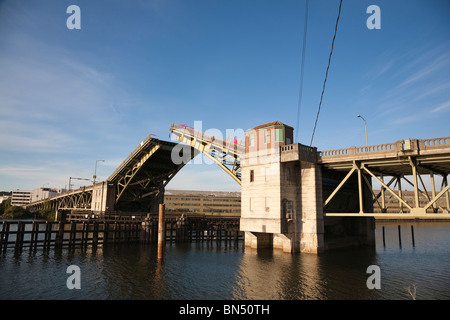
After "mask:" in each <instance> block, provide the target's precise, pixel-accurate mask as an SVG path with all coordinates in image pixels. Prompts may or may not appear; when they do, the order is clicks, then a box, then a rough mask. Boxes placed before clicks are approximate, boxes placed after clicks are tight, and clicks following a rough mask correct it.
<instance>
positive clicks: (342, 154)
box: [27, 124, 450, 218]
mask: <svg viewBox="0 0 450 320" xmlns="http://www.w3.org/2000/svg"><path fill="white" fill-rule="evenodd" d="M170 132H171V133H172V134H174V135H175V136H176V137H177V140H178V141H179V142H182V143H184V146H183V147H181V145H179V144H177V143H175V142H168V141H163V140H159V139H155V138H152V137H151V136H150V135H149V136H147V138H146V139H144V140H143V141H142V142H141V143H140V144H139V145H138V146H137V147H136V148H135V150H133V152H131V153H130V155H129V156H128V157H127V158H126V159H125V160H124V161H123V162H122V164H121V165H120V166H119V167H118V168H117V169H116V170H115V171H114V172H113V173H112V174H111V176H110V177H109V178H108V179H107V180H106V181H104V182H101V183H97V184H95V185H92V186H87V187H83V188H80V189H78V190H73V191H70V192H68V193H65V194H61V195H58V196H55V197H52V198H49V199H45V200H41V201H38V202H34V203H31V204H29V205H28V206H27V208H28V209H29V210H31V211H37V210H40V209H44V208H46V209H53V210H64V209H67V210H72V211H74V210H75V211H81V212H83V211H85V212H99V213H105V212H108V211H127V212H148V211H149V210H151V208H152V207H153V206H154V205H155V204H157V203H159V202H160V201H162V197H163V192H164V187H165V186H166V185H167V183H168V182H169V181H170V180H171V179H172V178H173V177H174V176H175V174H177V173H178V172H179V170H181V168H182V167H183V166H184V165H185V164H186V163H187V162H189V161H190V160H191V159H193V158H194V157H195V156H196V155H197V154H198V153H199V152H202V153H203V154H205V155H206V156H207V157H209V158H210V159H211V160H213V161H214V162H215V163H216V164H218V165H219V166H220V167H221V168H222V169H223V170H224V171H225V172H226V173H227V174H229V175H230V176H231V177H232V178H233V179H234V180H235V181H236V182H238V183H239V184H241V170H240V160H241V158H243V155H244V153H245V146H244V145H243V144H242V143H241V141H238V140H236V139H234V138H225V140H223V139H219V138H217V137H214V136H209V135H206V134H204V133H203V132H198V131H195V130H194V129H193V128H190V127H188V126H186V125H177V124H172V126H171V128H170ZM449 140H450V137H445V138H436V139H411V140H401V141H397V142H394V143H386V144H380V145H371V146H365V147H351V148H344V149H335V150H326V151H319V152H317V149H316V148H313V147H308V146H304V145H302V144H299V143H295V144H290V145H284V146H281V148H280V157H281V162H283V161H292V160H299V161H309V162H315V163H317V164H319V165H320V166H321V168H322V172H323V184H324V186H323V188H324V192H323V193H324V203H323V205H324V213H325V215H326V216H360V215H361V214H363V215H365V216H367V215H368V216H371V215H373V216H377V217H380V218H381V217H385V218H412V217H423V216H425V215H426V217H428V218H442V217H448V215H447V214H442V213H449V212H450V208H449V200H448V197H449V193H448V191H449V184H448V181H447V176H448V173H449V172H450V141H449ZM174 154H175V155H177V157H178V158H180V157H181V158H182V159H183V161H181V162H180V161H176V163H175V162H174V161H173V160H174V158H173V155H174ZM177 157H175V158H177ZM423 175H429V182H430V184H429V186H428V188H430V187H431V192H429V191H428V190H427V188H426V183H424V180H423V179H422V176H423ZM436 175H440V176H441V177H442V180H441V181H442V183H441V188H440V190H439V191H437V190H436V188H435V176H436ZM355 176H356V177H355ZM411 176H412V181H411V180H410V179H411V178H410V177H411ZM408 177H409V178H408ZM371 178H372V179H373V180H374V181H377V182H378V183H379V185H380V186H381V191H380V192H378V193H376V192H375V191H374V190H373V189H372V181H371ZM386 179H388V181H386ZM402 179H403V180H402ZM402 181H403V182H405V181H406V183H407V184H409V185H411V186H412V187H413V190H414V203H413V204H411V202H410V201H408V200H407V199H405V198H404V196H403V194H402V185H401V182H402ZM352 184H353V189H351V191H352V192H353V194H355V193H357V194H358V197H357V200H356V201H357V202H358V203H359V212H348V211H349V210H343V211H342V210H340V211H337V212H333V211H332V210H333V208H336V206H333V203H336V202H339V201H341V202H342V199H343V198H342V196H341V194H342V193H345V190H346V189H348V185H352ZM395 188H396V189H395ZM386 194H389V195H391V197H393V198H395V199H396V200H398V203H399V210H398V214H392V213H387V212H386V203H385V197H386ZM340 197H341V199H340V200H339V198H340ZM424 197H425V198H426V200H427V202H426V204H425V205H423V206H420V203H421V202H423V201H422V200H421V199H422V198H424ZM442 197H445V198H446V206H442V205H437V203H438V200H439V199H441V198H442ZM325 198H326V199H325ZM367 202H369V204H367ZM374 207H377V208H379V211H380V212H381V213H375V212H374V209H373V208H374Z"/></svg>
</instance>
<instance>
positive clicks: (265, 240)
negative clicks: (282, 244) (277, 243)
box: [245, 231, 273, 249]
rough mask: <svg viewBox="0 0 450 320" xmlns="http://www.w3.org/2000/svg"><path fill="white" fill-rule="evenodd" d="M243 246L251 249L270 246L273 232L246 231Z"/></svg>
mask: <svg viewBox="0 0 450 320" xmlns="http://www.w3.org/2000/svg"><path fill="white" fill-rule="evenodd" d="M245 246H246V247H250V248H253V249H263V248H272V246H273V234H272V233H262V232H249V231H246V232H245Z"/></svg>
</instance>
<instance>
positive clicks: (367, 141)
mask: <svg viewBox="0 0 450 320" xmlns="http://www.w3.org/2000/svg"><path fill="white" fill-rule="evenodd" d="M357 117H358V118H361V119H363V120H364V127H365V129H366V145H367V146H368V145H369V140H368V139H367V122H366V119H364V118H363V117H362V116H361V115H360V114H358V115H357Z"/></svg>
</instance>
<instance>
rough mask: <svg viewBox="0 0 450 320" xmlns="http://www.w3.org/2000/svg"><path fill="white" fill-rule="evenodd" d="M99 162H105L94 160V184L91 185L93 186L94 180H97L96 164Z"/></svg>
mask: <svg viewBox="0 0 450 320" xmlns="http://www.w3.org/2000/svg"><path fill="white" fill-rule="evenodd" d="M99 161H103V162H105V160H95V169H94V183H93V185H95V179H96V178H97V163H98V162H99Z"/></svg>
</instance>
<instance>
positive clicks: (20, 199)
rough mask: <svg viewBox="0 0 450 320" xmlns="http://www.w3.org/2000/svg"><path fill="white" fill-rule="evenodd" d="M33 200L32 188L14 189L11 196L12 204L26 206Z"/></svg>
mask: <svg viewBox="0 0 450 320" xmlns="http://www.w3.org/2000/svg"><path fill="white" fill-rule="evenodd" d="M30 202H31V190H13V192H12V196H11V205H12V206H17V207H20V206H24V205H26V204H28V203H30Z"/></svg>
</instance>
